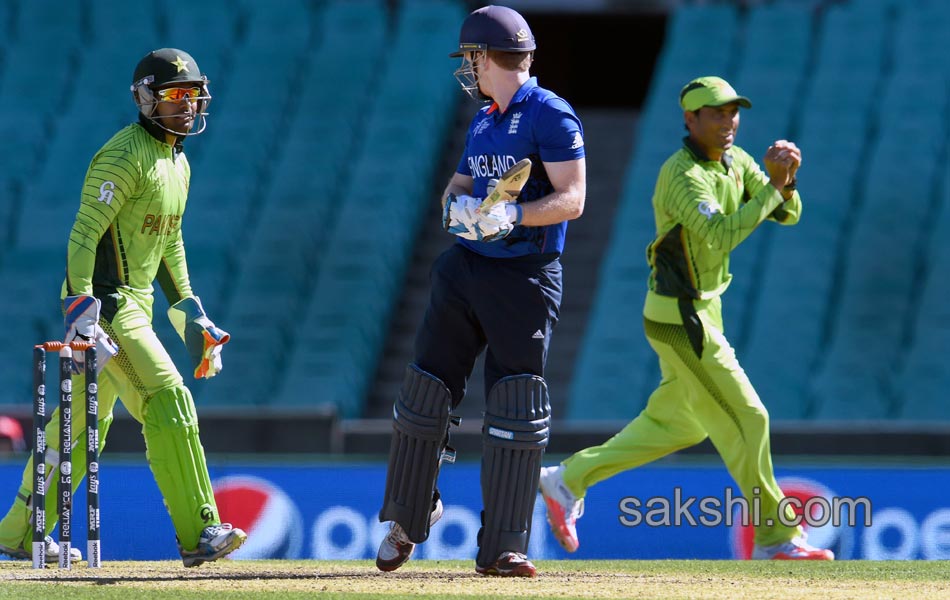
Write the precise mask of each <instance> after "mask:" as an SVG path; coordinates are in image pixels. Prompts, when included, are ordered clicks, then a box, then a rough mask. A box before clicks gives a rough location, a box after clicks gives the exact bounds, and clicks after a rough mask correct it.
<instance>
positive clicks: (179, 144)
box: [139, 113, 185, 152]
mask: <svg viewBox="0 0 950 600" xmlns="http://www.w3.org/2000/svg"><path fill="white" fill-rule="evenodd" d="M139 125H141V126H142V129H144V130H145V131H147V132H148V134H149V135H150V136H152V137H153V138H155V140H156V141H158V142H159V143H160V144H165V145H166V146H167V145H168V143H167V142H166V141H165V133H166V132H165V130H164V129H162V128H161V127H159V126H158V125H156V124H155V123H153V122H152V121H151V120H149V119H146V118H145V115H143V114H142V113H139ZM184 141H185V137H184V136H178V141H176V142H175V146H174V147H173V148H174V150H175V151H176V152H181V151H182V150H184Z"/></svg>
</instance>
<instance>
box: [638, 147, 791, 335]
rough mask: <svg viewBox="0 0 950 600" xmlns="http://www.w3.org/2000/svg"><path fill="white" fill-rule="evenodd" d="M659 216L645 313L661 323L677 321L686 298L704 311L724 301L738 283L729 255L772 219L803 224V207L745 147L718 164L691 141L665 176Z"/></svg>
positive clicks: (659, 186) (659, 185)
mask: <svg viewBox="0 0 950 600" xmlns="http://www.w3.org/2000/svg"><path fill="white" fill-rule="evenodd" d="M653 210H654V217H655V219H656V232H657V235H656V239H654V241H653V242H652V243H651V244H650V245H649V247H648V248H647V260H648V262H649V264H650V268H651V271H650V279H649V289H650V293H649V294H648V296H647V302H646V307H645V309H644V311H645V314H646V315H647V316H648V317H649V318H651V319H653V320H656V321H661V322H677V321H678V320H679V317H678V315H679V312H678V309H677V300H678V299H680V298H691V299H693V300H694V301H696V302H697V304H699V305H701V304H703V303H705V302H707V301H709V300H711V299H713V298H716V297H718V296H719V295H721V294H722V293H723V292H724V291H725V290H726V288H727V287H728V286H729V283H730V281H731V280H732V275H731V274H730V273H729V253H730V252H732V250H733V249H735V248H736V246H738V245H739V244H740V243H741V242H742V241H743V240H744V239H746V238H747V237H748V236H749V234H750V233H752V231H753V230H754V229H755V228H756V227H758V226H759V224H760V223H762V222H763V221H764V220H765V219H767V218H768V219H771V220H774V221H777V222H779V223H782V224H784V225H793V224H795V223H797V222H798V219H799V217H800V216H801V210H802V204H801V197H800V196H799V195H798V192H794V193H793V194H792V197H791V198H790V199H789V200H787V201H786V200H783V198H782V195H781V193H780V192H779V191H778V190H777V189H775V187H774V186H772V185H771V184H770V183H769V178H768V176H767V175H766V174H765V173H763V172H762V170H761V169H760V168H759V166H758V165H757V164H756V163H755V160H753V158H752V157H751V156H750V155H749V154H748V153H747V152H746V151H745V150H743V149H742V148H740V147H738V146H733V147H732V148H731V149H730V150H729V151H728V152H727V153H726V154H724V155H723V158H722V160H720V161H712V160H708V159H707V158H706V156H704V155H703V153H702V151H701V150H699V149H698V148H696V147H695V146H694V145H693V144H692V143H691V142H690V140H689V138H686V140H685V143H684V146H683V148H681V149H680V150H679V151H677V152H676V153H675V154H673V156H671V157H670V158H669V159H667V161H666V162H665V163H664V164H663V167H662V168H661V169H660V174H659V177H658V178H657V182H656V190H655V192H654V195H653Z"/></svg>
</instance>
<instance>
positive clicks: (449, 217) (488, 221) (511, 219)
mask: <svg viewBox="0 0 950 600" xmlns="http://www.w3.org/2000/svg"><path fill="white" fill-rule="evenodd" d="M481 204H482V198H473V197H472V196H466V195H461V196H456V195H455V194H449V196H448V198H446V200H445V207H444V208H443V210H442V227H443V228H444V229H445V230H446V231H448V232H449V233H452V234H454V235H457V236H459V237H461V238H464V239H466V240H475V241H480V242H491V241H494V240H497V239H501V238H503V237H505V236H506V235H508V234H509V233H511V231H512V230H513V229H514V228H515V225H518V224H519V223H520V222H521V208H520V207H519V206H518V205H517V204H515V203H514V202H500V203H498V204H496V205H494V206H492V207H491V210H489V211H488V213H482V212H481V211H479V210H478V209H479V207H480V206H481Z"/></svg>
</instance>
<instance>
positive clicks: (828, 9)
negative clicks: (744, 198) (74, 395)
mask: <svg viewBox="0 0 950 600" xmlns="http://www.w3.org/2000/svg"><path fill="white" fill-rule="evenodd" d="M739 4H740V3H738V2H735V3H707V2H694V3H682V5H681V6H679V7H678V8H677V9H676V11H675V12H674V13H673V14H671V17H670V19H669V20H668V29H667V32H666V35H665V38H664V47H663V50H662V52H661V54H660V56H659V58H658V61H657V63H656V65H655V68H654V71H653V81H652V82H651V85H650V87H649V91H648V93H647V96H646V99H645V101H644V104H643V107H642V108H643V110H642V114H641V115H640V118H639V121H638V125H637V129H636V131H635V132H633V135H635V142H634V149H633V152H632V153H631V156H630V157H629V160H628V163H627V171H626V177H625V181H624V187H623V193H622V197H621V199H620V203H619V205H618V210H617V213H616V216H615V225H614V229H613V231H612V232H611V233H610V240H609V242H608V247H607V252H606V254H605V258H604V260H603V261H602V263H601V264H600V265H597V266H596V267H593V266H592V268H597V269H598V270H599V273H600V283H599V289H598V290H597V292H596V294H595V300H594V302H593V305H592V306H591V308H590V314H589V320H588V325H587V329H586V332H585V334H584V337H583V340H582V343H581V346H580V348H579V351H578V353H577V359H576V360H577V362H576V364H575V368H574V379H573V381H572V383H571V387H570V390H569V394H570V397H569V402H568V404H567V416H568V418H571V419H575V420H586V419H621V418H629V417H632V416H633V415H635V414H636V413H637V411H638V410H639V409H640V408H641V407H642V406H643V405H644V403H645V402H646V399H647V397H648V394H649V392H650V391H651V390H652V389H653V388H654V386H655V385H656V383H657V381H658V377H659V373H658V369H657V365H656V358H655V356H654V354H653V352H652V351H651V350H650V348H649V346H648V345H647V343H646V341H645V340H644V338H643V331H642V325H641V322H642V321H641V306H642V304H641V303H642V301H643V295H644V292H645V289H646V280H647V275H648V271H647V266H646V261H645V257H644V249H645V248H646V246H647V245H648V244H649V243H650V241H651V240H652V239H653V237H654V234H655V231H654V229H655V224H654V222H653V215H652V210H651V198H652V195H653V186H654V183H655V179H656V175H657V172H658V171H659V169H660V167H661V165H662V163H663V161H664V160H665V159H666V158H667V157H668V156H669V155H670V154H671V153H672V152H674V151H675V150H676V149H677V148H678V147H679V145H680V141H679V140H680V138H681V137H682V136H683V135H684V133H685V132H684V131H683V128H682V119H681V112H680V110H679V108H678V106H677V104H676V99H677V94H678V92H679V90H680V88H681V86H682V85H683V83H685V82H686V81H688V80H689V79H691V78H693V77H696V76H699V75H705V74H718V75H722V76H724V77H726V78H727V79H729V80H730V81H731V82H732V83H733V84H734V85H735V87H736V88H737V89H739V90H740V91H741V92H742V93H743V94H745V95H747V96H749V97H750V98H751V99H752V101H753V104H754V108H753V109H752V110H749V111H743V113H742V126H741V129H740V135H739V139H738V144H739V145H740V146H742V147H743V148H745V149H746V150H747V151H748V152H750V153H751V154H752V156H753V157H755V158H756V159H757V160H759V161H761V157H762V155H763V153H764V151H765V148H766V147H767V146H768V144H769V143H771V142H772V141H773V140H774V139H776V138H789V139H793V140H795V141H796V142H797V143H798V144H799V146H800V147H802V149H803V151H804V155H805V161H804V165H803V167H802V171H801V172H800V174H799V188H800V189H801V190H802V195H803V198H804V202H805V209H804V213H803V216H802V222H801V223H800V224H799V225H797V226H795V227H791V228H785V227H780V226H777V225H775V224H767V225H765V226H764V227H763V228H762V229H761V230H760V231H759V232H757V233H756V235H754V236H752V237H750V238H749V239H748V240H747V241H745V242H744V243H743V245H742V246H740V247H739V249H738V251H737V252H736V253H735V254H734V255H733V256H732V258H731V270H732V272H733V274H734V275H735V279H734V281H733V284H732V285H731V287H730V289H729V291H728V292H727V295H726V296H725V298H724V312H725V314H724V317H725V321H726V330H727V335H728V337H729V339H730V340H731V341H732V343H733V345H734V346H735V347H736V349H737V352H738V354H739V358H740V361H741V362H742V364H743V366H744V368H745V369H746V371H747V373H748V375H749V377H750V378H751V380H752V381H753V383H754V385H755V387H756V389H757V390H758V392H759V394H760V396H761V397H762V399H763V401H764V402H765V404H766V406H767V407H768V408H769V410H770V413H771V415H772V417H773V419H778V420H782V419H794V420H819V421H841V420H844V419H855V418H862V419H884V420H887V419H901V420H907V421H920V422H924V421H926V422H933V421H947V420H948V419H950V411H948V410H946V409H945V407H944V406H943V404H944V402H943V395H944V394H943V391H944V390H946V389H948V387H950V375H948V374H947V370H946V369H945V368H944V367H943V363H942V355H943V353H942V349H943V347H944V345H945V343H946V340H947V339H948V336H950V309H948V308H947V303H946V298H947V297H950V284H948V283H947V281H950V278H948V277H947V273H948V272H950V250H948V249H947V247H946V244H945V243H944V242H943V238H942V232H944V231H947V230H948V229H950V192H948V188H947V186H945V185H944V183H943V182H944V181H945V180H946V178H947V175H948V171H947V167H946V164H947V162H948V161H947V157H948V156H950V143H948V139H950V134H948V132H950V120H948V116H947V111H946V110H945V108H946V106H948V101H950V97H948V90H947V86H946V84H947V81H948V79H950V55H948V54H947V52H946V39H948V36H950V3H947V2H944V1H942V0H909V1H900V0H851V1H846V2H830V3H815V2H802V1H797V2H792V1H785V2H783V1H781V0H779V1H776V2H768V3H746V4H748V5H747V6H743V7H742V8H737V7H738V5H739ZM818 4H820V5H821V6H820V8H816V6H817V5H818ZM464 12H465V9H464V6H463V3H461V2H458V1H456V0H395V1H391V0H320V1H316V2H314V1H310V0H275V1H274V2H268V3H263V2H255V1H253V0H207V1H206V2H203V3H202V5H201V7H200V9H197V8H196V9H194V10H181V9H180V8H177V7H173V6H171V4H169V3H167V2H164V3H149V2H145V3H141V2H127V1H125V0H84V1H83V2H65V3H64V2H58V1H56V0H11V1H9V2H0V22H2V23H4V24H5V25H6V32H5V33H6V35H5V36H4V37H3V39H2V40H0V53H2V63H0V135H2V136H3V137H4V139H5V141H6V142H7V147H8V148H11V149H12V151H10V152H8V153H7V156H6V159H5V163H4V164H5V168H4V169H3V172H2V173H0V195H2V196H3V197H4V198H6V199H7V200H6V201H3V202H0V278H2V280H3V281H4V292H5V293H4V294H3V295H2V296H0V311H2V312H3V314H6V315H8V316H9V318H10V321H11V324H10V328H11V330H12V333H13V339H14V340H16V341H17V344H16V345H14V346H12V347H11V349H10V350H8V353H9V354H8V358H9V359H8V360H3V361H0V381H2V382H3V383H4V384H5V386H6V388H7V389H8V390H9V396H8V397H6V398H3V399H0V404H2V405H5V404H10V403H13V404H20V405H25V404H26V403H27V402H29V381H28V374H27V371H25V370H24V369H23V368H22V365H24V364H25V361H26V360H27V359H26V354H25V352H26V347H27V345H28V344H29V343H32V342H35V341H39V340H41V339H45V338H55V337H58V336H59V332H60V329H61V316H60V307H59V303H58V301H57V299H58V295H59V290H60V285H61V283H62V278H63V266H64V257H65V249H66V239H67V235H68V231H69V228H70V227H71V225H72V222H73V219H74V217H75V214H76V208H77V200H78V198H79V193H80V185H81V183H82V179H83V176H84V174H85V171H86V169H87V166H88V163H89V159H90V158H91V157H92V155H93V153H94V152H95V150H96V149H97V148H98V147H99V146H100V145H101V144H102V143H104V142H105V141H106V140H107V139H108V138H109V136H111V135H112V134H114V133H115V131H116V130H117V129H118V128H120V127H121V126H123V125H124V124H126V123H128V122H130V121H132V120H134V119H135V110H134V107H133V105H132V103H131V102H130V93H129V89H128V86H129V83H130V80H131V74H132V70H133V68H134V66H135V63H136V62H137V60H138V59H139V58H140V55H141V54H144V53H145V52H146V51H147V50H149V49H153V48H156V47H161V46H176V47H180V48H183V49H186V50H188V51H189V52H190V53H192V54H193V55H194V57H195V58H196V59H197V60H198V63H199V64H200V65H201V67H202V69H203V70H204V71H205V72H206V73H207V74H208V75H209V76H210V78H211V86H210V89H211V92H212V94H213V96H214V100H213V101H212V103H211V105H210V107H209V110H210V113H211V117H210V119H209V128H208V130H207V132H205V133H204V134H203V135H202V136H200V137H198V138H195V139H190V140H188V142H187V146H186V148H187V153H188V157H189V161H190V163H191V166H192V181H191V193H190V199H189V204H188V211H187V217H186V219H185V225H184V230H183V231H184V236H185V239H186V244H187V247H188V262H189V268H190V272H191V278H192V283H193V285H194V288H195V291H196V292H197V293H198V294H199V295H200V296H201V297H202V299H203V301H204V304H205V306H206V308H207V309H208V312H209V314H210V316H211V317H212V318H213V319H214V320H215V321H217V322H218V324H219V325H220V326H221V327H223V328H225V329H227V330H228V331H230V332H231V333H232V336H233V337H232V342H231V344H230V345H229V347H228V349H227V351H226V352H225V374H224V375H223V376H222V377H220V378H217V379H215V380H214V381H213V382H195V383H193V390H194V393H195V396H196V398H197V399H198V401H199V405H201V406H202V407H229V408H230V407H238V408H246V409H264V408H266V409H275V410H307V409H310V408H315V407H317V406H324V407H325V406H332V407H334V408H335V409H336V410H337V411H338V412H339V414H341V415H342V416H344V417H357V416H360V415H361V413H362V410H363V401H364V398H365V397H366V394H367V391H368V389H369V386H370V385H371V382H372V378H373V376H374V372H375V368H376V364H377V361H378V358H379V353H380V352H381V348H382V347H383V343H384V341H385V336H386V335H387V333H388V324H389V322H390V315H391V312H392V310H393V307H394V303H395V301H396V299H397V297H398V294H399V293H400V286H401V284H402V281H403V276H404V273H405V269H406V266H407V263H408V261H409V260H410V257H411V256H412V251H413V246H414V244H415V233H416V224H418V223H419V222H420V219H421V217H422V215H423V214H424V212H423V211H427V210H430V209H432V207H433V202H434V201H435V199H434V198H431V197H430V196H431V180H432V176H433V168H434V166H435V165H436V164H437V158H438V157H439V154H440V152H441V151H442V150H443V142H444V140H445V136H446V134H447V132H448V129H449V127H450V126H451V125H452V116H453V109H454V103H455V102H457V101H458V99H459V90H458V87H457V85H456V84H455V82H454V81H452V78H451V76H450V69H451V68H452V64H451V63H450V62H449V61H447V59H446V53H447V52H448V51H449V50H450V49H451V48H452V47H453V46H454V44H455V43H456V41H457V38H456V34H457V27H458V23H459V22H460V21H461V19H462V18H463V16H464ZM710 23H715V24H716V26H715V27H710ZM130 24H132V25H130ZM420 131H424V132H425V134H420ZM24 299H27V301H25V300H24ZM165 307H166V303H165V302H164V300H163V299H162V298H161V294H160V293H158V294H157V299H156V306H155V315H156V317H155V327H156V330H157V331H158V333H159V335H160V336H161V338H162V339H163V340H164V341H165V342H166V343H167V346H168V349H169V351H170V353H171V354H172V356H173V358H174V359H175V360H176V362H177V363H178V364H179V365H180V366H181V367H182V368H184V367H185V365H187V364H188V363H187V357H186V355H185V351H184V348H183V347H182V344H181V343H180V342H179V341H178V340H177V336H176V335H175V334H174V332H173V331H172V329H171V327H170V325H169V324H168V323H167V320H166V319H165V317H164V313H165ZM790 323H794V326H793V327H791V328H790V326H789V324H790ZM777 341H780V342H781V344H780V345H779V344H777ZM14 352H15V353H16V354H15V355H14V354H13V353H14ZM248 374H250V376H247V375H248ZM232 375H233V376H232Z"/></svg>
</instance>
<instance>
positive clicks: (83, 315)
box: [0, 48, 247, 567]
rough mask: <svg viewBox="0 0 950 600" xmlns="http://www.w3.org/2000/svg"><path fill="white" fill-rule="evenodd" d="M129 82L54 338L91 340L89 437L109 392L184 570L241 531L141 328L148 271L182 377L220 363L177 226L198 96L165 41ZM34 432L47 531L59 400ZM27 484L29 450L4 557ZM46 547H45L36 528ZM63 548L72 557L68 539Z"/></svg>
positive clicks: (86, 195) (23, 520)
mask: <svg viewBox="0 0 950 600" xmlns="http://www.w3.org/2000/svg"><path fill="white" fill-rule="evenodd" d="M131 91H132V96H133V98H134V100H135V103H136V105H137V106H138V108H139V119H138V122H137V123H133V124H131V125H128V126H127V127H125V128H124V129H122V130H121V131H119V132H118V133H116V134H115V136H113V138H112V139H111V140H109V141H108V142H106V144H105V145H104V146H103V147H102V148H101V149H100V150H99V152H97V153H96V155H95V156H94V157H93V159H92V162H91V164H90V166H89V170H88V171H87V173H86V178H85V182H84V184H83V188H82V198H81V204H80V208H79V213H78V214H77V216H76V222H75V224H74V225H73V228H72V232H71V233H70V236H69V247H68V254H67V269H66V281H65V283H64V292H63V296H64V313H65V324H66V338H65V341H67V342H68V341H72V340H74V339H77V338H79V339H83V340H95V341H96V343H97V347H98V349H99V353H98V354H99V367H100V369H101V371H102V372H101V375H100V377H99V414H100V422H99V435H100V444H101V445H104V444H105V438H106V434H107V433H108V430H109V425H110V424H111V423H112V409H113V407H114V405H115V401H116V399H118V398H120V397H121V398H122V402H123V404H124V405H125V407H126V408H127V409H128V411H129V413H130V414H131V415H132V416H133V417H134V418H135V419H136V420H137V421H139V422H140V423H141V424H142V433H143V435H144V437H145V443H146V447H147V458H148V463H149V466H150V468H151V470H152V473H153V475H154V477H155V481H156V483H157V484H158V487H159V490H160V491H161V493H162V497H163V498H164V500H165V506H166V507H167V509H168V512H169V515H170V516H171V520H172V525H173V526H174V529H175V533H176V536H177V541H178V547H179V551H180V553H181V557H182V561H183V563H184V565H185V566H186V567H192V566H197V565H200V564H202V563H204V562H208V561H213V560H216V559H218V558H221V557H222V556H225V555H227V554H229V553H230V552H232V551H234V550H236V549H237V548H239V547H240V546H241V544H243V543H244V540H245V539H246V538H247V536H246V534H245V533H244V532H243V531H241V530H240V529H236V528H233V527H231V525H230V524H228V523H221V521H220V519H219V517H218V509H217V505H216V504H215V499H214V494H213V491H212V488H211V480H210V477H209V475H208V467H207V464H206V462H205V454H204V448H203V447H202V446H201V441H200V440H199V437H198V419H197V415H196V412H195V405H194V401H193V400H192V397H191V392H189V390H188V388H187V387H185V385H184V381H183V379H182V376H181V375H180V374H179V372H178V369H177V368H176V367H175V365H174V363H173V362H172V360H171V358H170V357H169V355H168V353H167V352H166V350H165V348H164V347H163V346H162V343H161V342H160V341H159V339H158V337H157V336H156V335H155V332H154V330H153V329H152V282H153V281H155V280H156V279H157V280H158V282H159V284H160V286H161V288H162V291H163V292H164V294H165V296H166V297H167V299H168V303H169V305H170V306H171V308H169V310H168V318H169V319H170V320H171V321H172V324H173V325H174V326H175V329H176V331H178V333H179V335H180V336H181V338H182V340H183V341H184V342H185V345H186V347H187V348H188V351H189V354H190V356H191V358H192V361H193V363H194V365H193V366H194V376H195V378H208V377H213V376H214V375H215V374H217V373H218V371H220V370H221V349H222V346H223V345H224V344H225V343H227V341H228V339H229V335H228V334H227V333H226V332H224V331H223V330H221V329H219V328H217V327H215V325H214V323H212V322H211V321H210V320H209V319H208V317H207V316H206V315H205V312H204V309H203V308H202V305H201V302H200V300H199V299H198V298H197V296H195V295H194V293H193V292H192V289H191V283H190V280H189V277H188V269H187V266H186V262H185V248H184V244H183V242H182V235H181V219H182V215H183V214H184V211H185V202H186V199H187V196H188V185H189V180H190V177H191V169H190V167H189V165H188V160H187V158H186V157H185V154H184V150H183V141H184V139H185V137H187V136H190V135H197V134H199V133H201V132H202V131H203V130H204V128H205V124H206V121H205V116H206V114H207V113H206V108H207V106H208V103H209V102H210V100H211V95H210V94H209V92H208V79H207V77H205V76H204V75H203V74H202V73H201V71H200V70H199V69H198V65H197V64H196V63H195V60H194V59H193V58H192V57H191V56H190V55H189V54H188V53H186V52H183V51H181V50H176V49H173V48H162V49H160V50H155V51H154V52H150V53H149V54H148V55H147V56H145V57H144V58H143V59H142V60H141V61H140V62H139V64H138V66H137V67H136V69H135V74H134V76H133V83H132V88H131ZM79 356H80V355H79V354H77V357H79ZM110 359H111V360H110ZM83 367H84V366H83V365H77V369H79V370H82V369H83ZM74 389H75V390H76V393H75V394H74V402H76V403H77V404H76V406H75V408H74V410H73V414H74V419H73V420H74V423H73V431H74V432H77V435H76V436H75V439H74V443H75V446H74V450H73V462H72V468H73V485H74V487H78V485H79V482H80V481H81V480H82V478H83V477H84V476H85V458H84V456H85V444H86V441H85V409H84V405H85V395H84V394H83V393H82V392H80V390H82V389H84V388H82V386H76V387H74ZM46 436H47V443H48V446H49V449H50V450H49V451H48V452H47V460H48V463H49V464H47V466H46V473H47V476H48V480H47V493H46V502H47V508H46V514H47V522H46V528H47V533H48V532H49V531H51V530H52V528H53V527H54V526H55V524H56V521H55V519H54V518H52V517H53V516H55V515H56V496H57V494H56V477H54V475H55V473H54V471H55V467H56V463H57V457H56V452H55V451H54V449H55V448H58V446H59V414H58V409H57V411H55V412H54V414H53V417H52V419H51V421H50V423H49V425H48V426H47V428H46ZM31 493H32V459H31V461H30V462H28V463H27V467H26V469H25V470H24V475H23V485H22V487H21V488H20V490H19V493H18V494H17V498H16V500H15V501H14V503H13V506H12V507H11V508H10V510H9V512H8V513H7V515H6V516H5V517H4V519H3V521H2V522H0V552H3V553H5V554H8V555H10V556H13V557H15V558H28V557H29V553H28V552H27V551H26V550H25V549H26V548H29V547H30V541H31V537H32V531H31V524H30V521H31V512H32V511H31V505H30V496H31ZM47 549H48V552H49V554H51V555H52V556H53V557H55V556H57V555H58V551H59V548H58V547H57V545H56V544H55V542H53V541H52V538H49V537H47ZM71 551H72V553H73V554H72V556H73V557H74V559H75V560H79V558H80V557H79V551H78V549H76V548H72V549H71Z"/></svg>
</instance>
